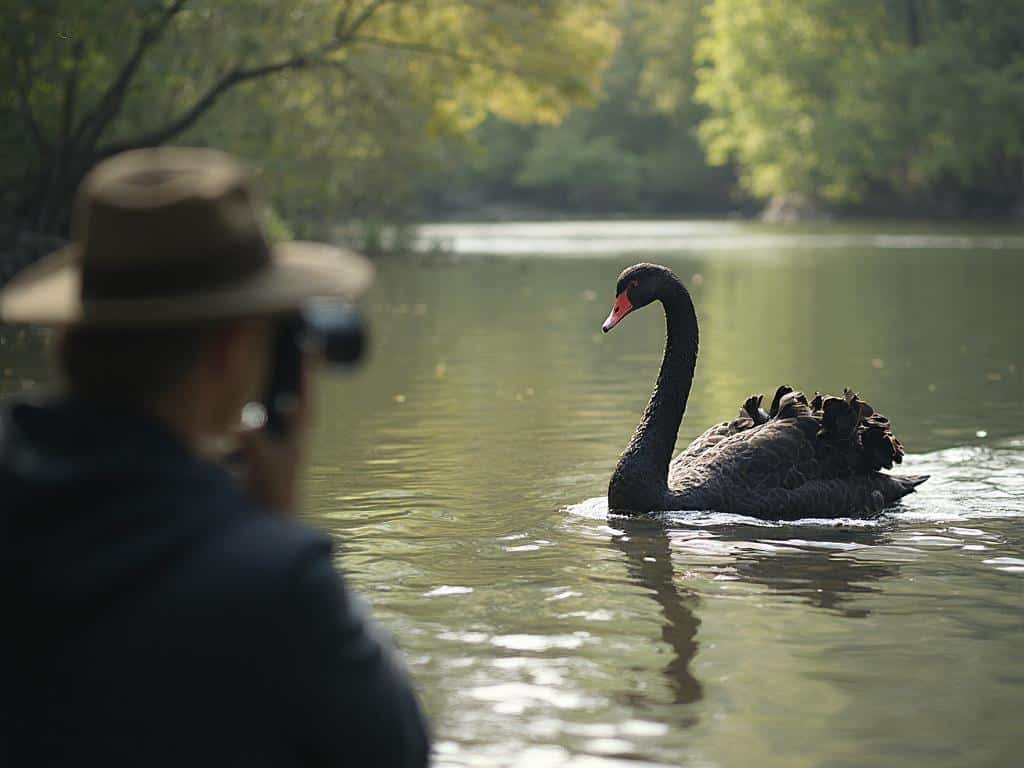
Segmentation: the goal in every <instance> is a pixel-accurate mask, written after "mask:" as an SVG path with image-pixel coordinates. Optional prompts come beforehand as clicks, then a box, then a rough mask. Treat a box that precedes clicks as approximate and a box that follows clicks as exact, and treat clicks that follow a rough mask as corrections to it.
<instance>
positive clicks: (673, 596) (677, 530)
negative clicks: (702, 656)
mask: <svg viewBox="0 0 1024 768" xmlns="http://www.w3.org/2000/svg"><path fill="white" fill-rule="evenodd" d="M611 524H612V526H613V527H614V528H615V529H617V531H619V532H618V533H616V534H614V535H613V536H612V537H611V542H612V544H613V545H614V546H615V548H616V549H618V550H619V551H620V552H622V553H623V554H624V555H625V556H626V570H627V573H628V575H629V577H630V578H631V579H632V580H633V581H634V582H635V583H636V584H638V585H640V586H641V587H643V588H644V589H645V590H646V591H647V593H648V594H649V596H650V597H651V598H652V599H653V600H654V601H655V602H657V603H658V605H659V606H660V608H661V612H662V616H663V619H664V621H663V624H662V629H661V639H662V640H663V641H664V642H665V643H666V645H668V647H669V648H670V649H671V651H672V658H671V659H670V660H669V662H668V663H667V664H666V665H665V668H664V670H663V672H664V675H665V677H666V679H667V680H668V683H669V686H670V688H671V690H672V694H673V702H674V703H676V704H690V703H693V702H696V701H699V700H700V699H701V698H702V696H703V688H702V685H701V683H700V681H699V680H698V679H697V678H696V677H695V676H694V674H693V673H692V671H691V669H690V667H691V664H692V662H693V659H694V657H695V656H696V655H697V651H698V648H699V643H698V641H697V630H698V628H699V627H700V618H699V616H698V614H697V609H698V605H699V597H698V596H697V594H695V593H694V592H691V591H688V590H684V589H682V588H680V587H679V586H678V580H677V579H676V578H675V575H676V571H677V569H685V568H686V562H685V558H686V554H685V544H684V546H683V547H681V549H683V550H684V551H682V552H680V551H678V549H680V547H677V546H674V545H673V540H674V539H675V538H676V537H678V536H684V537H685V536H689V535H693V534H698V533H699V534H700V535H702V536H707V535H708V534H710V535H712V536H714V537H716V538H718V539H719V540H721V541H725V542H732V543H737V544H741V545H742V544H743V543H749V544H751V545H752V546H751V549H749V550H745V549H743V548H742V546H741V547H740V548H739V550H738V551H737V552H735V553H734V555H733V558H732V560H731V561H730V563H729V565H730V572H731V574H732V575H733V576H734V577H735V578H736V579H738V580H739V581H741V582H746V583H752V584H759V585H762V586H765V587H768V588H769V589H771V590H772V591H773V592H775V593H776V594H778V595H785V596H793V597H797V598H799V599H800V600H802V601H804V602H805V603H806V604H808V605H810V606H812V607H814V608H819V609H822V610H826V611H830V612H835V613H837V614H839V615H840V616H842V617H844V618H853V619H856V618H864V617H866V616H868V615H870V610H868V609H866V608H863V607H860V606H853V605H849V602H850V601H851V600H853V599H854V598H856V597H857V596H860V595H864V594H872V593H877V592H880V591H881V587H880V586H879V584H878V582H881V581H883V580H885V579H890V578H896V577H898V576H899V573H900V566H899V565H898V564H894V563H880V562H874V563H873V562H870V561H865V560H864V559H857V558H852V557H842V556H840V557H836V556H835V555H836V554H837V553H840V554H841V553H842V552H844V551H849V550H850V549H851V548H858V549H859V548H870V547H873V546H877V545H880V544H884V543H885V542H886V540H887V538H888V536H889V533H890V529H891V525H884V524H879V525H878V526H876V527H858V528H831V527H823V528H815V527H810V526H783V527H776V528H768V527H760V526H744V525H735V526H722V527H715V528H713V529H710V530H708V529H706V528H701V529H695V528H693V527H687V526H681V525H679V524H678V523H672V522H671V521H666V520H664V519H657V518H650V517H641V518H623V517H616V518H614V519H613V520H612V521H611ZM764 544H772V545H773V546H775V547H777V548H776V549H774V550H772V551H764V550H763V549H759V548H757V547H755V546H753V545H764ZM674 550H677V551H674ZM631 698H635V699H637V701H636V702H634V703H643V699H644V697H643V696H641V695H639V694H636V695H634V696H632V697H631Z"/></svg>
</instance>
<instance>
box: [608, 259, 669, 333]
mask: <svg viewBox="0 0 1024 768" xmlns="http://www.w3.org/2000/svg"><path fill="white" fill-rule="evenodd" d="M678 285H680V282H679V278H678V277H676V276H675V275H674V274H673V272H672V270H671V269H669V268H668V267H662V266H660V265H658V264H634V265H633V266H632V267H629V268H628V269H625V270H623V272H622V274H621V275H619V281H618V283H616V285H615V303H614V304H613V305H612V311H611V314H609V315H608V319H607V320H605V321H604V325H602V326H601V330H602V331H604V332H605V333H608V331H610V330H611V329H612V328H614V327H615V326H616V325H618V324H619V321H620V320H622V318H624V317H625V316H626V315H628V314H629V313H630V312H632V311H633V310H634V309H640V308H641V307H646V306H647V305H648V304H650V303H651V302H652V301H655V300H656V299H660V298H661V297H662V296H664V295H665V290H666V288H667V287H669V286H678Z"/></svg>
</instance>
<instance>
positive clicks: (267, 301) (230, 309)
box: [0, 242, 373, 326]
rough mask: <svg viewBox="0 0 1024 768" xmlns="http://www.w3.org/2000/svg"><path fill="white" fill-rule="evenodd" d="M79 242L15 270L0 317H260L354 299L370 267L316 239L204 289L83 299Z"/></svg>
mask: <svg viewBox="0 0 1024 768" xmlns="http://www.w3.org/2000/svg"><path fill="white" fill-rule="evenodd" d="M80 255H81V254H80V248H79V246H78V245H77V244H74V243H72V244H71V245H67V246H65V247H64V248H61V249H60V250H58V251H56V252H54V253H52V254H50V255H49V256H46V257H45V258H43V259H42V260H40V261H39V262H37V263H36V264H34V265H32V266H31V267H29V268H28V269H26V270H24V271H23V272H22V273H21V274H19V275H17V276H16V277H15V278H14V280H12V281H11V282H10V283H8V284H7V286H6V287H5V288H4V290H3V291H2V292H0V320H2V321H4V322H11V323H30V324H36V325H55V326H64V325H104V326H119V325H120V326H138V325H161V324H175V323H187V322H192V321H203V320H217V319H229V318H233V317H247V316H252V315H265V314H274V313H276V312H282V311H285V310H288V309H294V308H296V307H298V306H300V305H301V304H303V303H304V302H305V301H308V300H309V299H314V298H328V297H337V298H343V299H347V300H354V299H356V298H358V297H359V296H361V295H362V294H363V293H364V292H365V291H366V289H367V288H368V287H369V285H370V283H371V282H372V280H373V265H372V264H371V263H370V262H369V261H368V260H367V259H366V258H365V257H363V256H361V255H359V254H358V253H355V252H354V251H349V250H345V249H342V248H335V247H332V246H329V245H323V244H321V243H309V242H290V243H279V244H277V245H275V246H274V247H273V248H272V256H271V259H270V262H269V263H268V265H267V266H266V267H264V268H262V269H261V270H259V271H258V272H256V273H254V274H253V275H250V276H249V277H247V278H244V279H243V280H240V281H238V282H236V283H233V284H231V285H230V286H227V287H222V288H219V289H217V290H213V291H207V292H205V293H190V294H186V295H180V296H160V297H157V298H146V299H103V300H90V301H83V299H82V293H81V285H82V269H81V258H80Z"/></svg>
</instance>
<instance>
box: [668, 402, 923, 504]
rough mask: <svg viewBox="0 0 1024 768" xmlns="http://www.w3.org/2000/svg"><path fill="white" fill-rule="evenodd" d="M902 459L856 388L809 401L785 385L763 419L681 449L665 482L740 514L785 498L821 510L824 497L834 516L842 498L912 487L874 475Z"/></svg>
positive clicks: (864, 500) (894, 494)
mask: <svg viewBox="0 0 1024 768" xmlns="http://www.w3.org/2000/svg"><path fill="white" fill-rule="evenodd" d="M750 421H751V422H753V419H750ZM709 432H710V430H709ZM707 435H708V433H705V435H704V436H702V437H701V438H699V439H700V440H703V439H704V437H706V436H707ZM695 442H696V441H695ZM902 457H903V446H902V445H900V443H899V441H898V440H897V439H896V438H895V436H893V434H892V431H891V429H890V428H889V422H888V420H887V419H885V417H883V416H881V415H880V414H877V413H876V412H875V411H874V409H872V408H871V406H870V405H868V404H867V403H864V402H863V401H861V400H860V399H859V398H858V397H857V395H856V394H854V393H852V392H850V391H849V390H847V391H846V393H845V394H844V396H843V397H842V398H830V397H826V396H823V395H818V396H816V397H815V399H814V400H813V401H812V402H810V403H809V402H808V401H807V398H805V397H804V396H803V394H801V393H799V392H793V391H792V390H790V389H789V388H788V387H787V388H780V390H779V392H777V393H776V397H775V399H774V400H773V403H772V416H771V418H769V419H768V421H767V422H765V423H763V424H758V425H752V426H750V427H749V428H747V429H743V430H738V431H734V432H732V433H731V434H728V435H720V436H718V439H717V440H714V441H712V440H707V441H705V443H704V445H703V446H702V450H699V451H692V452H691V451H690V449H687V451H685V452H684V453H682V454H680V455H679V456H677V457H676V458H675V460H673V462H672V465H671V467H670V469H669V487H670V488H672V489H674V490H679V491H688V490H691V489H695V488H699V489H700V492H701V493H702V494H705V495H707V496H708V497H709V498H710V499H711V500H713V501H714V502H715V506H716V508H721V509H731V510H734V511H738V512H739V511H742V512H745V513H748V514H760V513H762V512H763V511H764V510H762V509H761V507H762V506H764V509H765V510H777V509H780V508H782V507H783V506H785V504H784V503H783V502H784V499H786V498H788V499H790V500H791V503H792V506H793V507H794V509H798V510H801V513H804V512H806V511H808V510H812V509H818V508H822V509H823V507H822V503H823V502H822V500H829V499H831V501H830V502H829V503H830V504H831V505H832V506H831V509H832V510H833V512H832V513H833V514H834V510H835V509H836V508H840V509H842V508H845V507H846V505H847V501H849V504H850V508H851V509H852V508H861V509H864V508H867V509H872V508H874V507H875V506H877V502H879V501H880V502H881V503H889V502H891V501H893V500H894V499H896V498H899V497H900V496H903V495H905V494H906V493H908V492H909V490H912V489H913V484H911V485H909V487H905V483H904V482H903V479H901V478H893V477H891V476H886V475H879V474H878V470H879V469H881V468H882V467H891V466H892V465H893V463H899V462H900V461H902ZM913 480H914V479H913V478H911V479H910V481H913ZM875 492H878V493H880V494H881V497H880V499H878V498H875V497H874V496H873V494H874V493H875ZM765 505H767V506H765Z"/></svg>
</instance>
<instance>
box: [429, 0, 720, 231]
mask: <svg viewBox="0 0 1024 768" xmlns="http://www.w3.org/2000/svg"><path fill="white" fill-rule="evenodd" d="M691 5H692V6H693V8H696V9H697V10H698V11H699V7H700V6H701V5H702V3H699V2H698V3H692V2H691V3H689V4H687V3H678V2H673V3H666V2H655V1H654V0H633V2H630V3H626V4H624V7H623V10H622V12H621V14H620V16H619V17H618V18H617V24H618V27H619V30H620V44H619V47H618V49H617V50H616V53H615V56H614V58H613V59H612V61H611V63H610V65H609V67H608V69H607V70H606V71H605V76H604V79H603V82H602V96H601V99H600V101H599V102H598V103H597V104H595V105H586V106H580V107H577V108H576V109H575V110H574V111H573V112H572V113H571V114H570V115H569V116H568V117H567V118H566V119H565V120H564V121H562V122H561V123H559V124H556V125H551V126H540V127H536V128H532V129H519V128H516V127H515V126H513V125H510V124H509V123H507V122H501V121H497V120H490V121H488V122H486V123H484V124H483V125H481V127H480V128H479V129H478V130H477V131H475V132H474V133H473V134H472V136H471V141H470V143H469V146H468V147H467V146H459V147H458V148H456V149H453V150H449V152H448V154H449V155H450V156H454V157H456V158H458V159H456V160H455V161H454V163H453V165H454V177H455V180H456V181H455V183H454V184H453V183H452V175H451V174H449V175H446V176H445V177H444V178H443V179H441V180H439V181H438V183H436V184H430V183H428V184H427V185H426V186H425V189H424V191H423V197H424V198H426V199H427V200H428V201H431V202H434V203H436V202H437V201H438V200H439V199H440V200H442V201H444V200H445V198H446V196H447V197H448V198H452V199H451V203H452V205H453V207H455V208H456V209H459V208H464V207H466V206H467V205H468V206H469V207H473V206H474V204H475V205H478V206H479V205H480V204H481V203H486V201H488V200H493V199H496V200H500V201H504V202H513V203H517V202H518V203H523V204H526V205H527V206H528V207H529V208H534V209H536V208H542V209H543V210H544V211H552V212H578V213H599V212H640V213H661V212H665V213H680V212H694V211H709V210H714V211H722V210H728V209H731V208H733V207H734V205H735V201H734V200H733V199H732V198H733V195H732V190H733V187H734V179H733V178H732V174H731V172H730V171H729V170H728V169H726V170H722V169H716V168H709V167H708V164H707V163H706V162H705V160H704V153H703V149H702V148H701V147H700V145H699V144H698V142H697V141H696V137H695V130H696V125H697V122H698V120H699V119H700V117H701V116H702V115H703V110H702V109H700V108H699V107H695V106H693V105H692V102H691V101H689V96H688V95H686V94H679V95H680V100H679V107H678V108H676V102H675V101H670V100H669V98H668V97H669V93H670V92H672V93H678V92H677V90H676V89H677V88H678V86H679V84H680V83H681V82H682V81H683V80H685V79H687V78H690V79H692V77H691V76H690V75H689V73H690V71H691V70H692V66H691V65H690V64H689V63H688V61H684V60H682V59H680V58H679V57H678V56H675V53H676V51H677V49H678V48H679V45H678V42H679V39H680V38H687V35H686V34H680V30H677V29H674V28H672V29H671V30H670V31H669V32H667V31H666V26H665V22H666V20H668V19H672V20H675V19H676V17H675V16H673V15H672V13H673V12H674V11H677V10H678V9H679V8H680V7H681V6H686V7H689V6H691ZM693 8H691V10H693ZM663 12H664V13H663ZM694 12H697V11H694ZM666 13H667V14H668V17H666V15H665V14H666ZM683 32H684V33H685V32H686V30H683ZM689 34H690V36H691V37H692V38H693V39H689V38H687V39H689V42H686V40H685V39H684V40H683V43H684V47H685V45H689V46H690V48H691V49H692V46H693V44H694V40H695V37H696V31H695V30H694V31H691V32H690V33H689ZM673 40H674V41H675V42H673ZM663 48H664V49H668V52H670V53H672V54H673V56H672V57H669V58H670V60H671V65H672V66H678V67H679V70H678V71H677V70H673V71H672V73H671V77H670V76H669V70H668V67H669V66H670V64H669V60H668V59H666V57H665V56H663V54H664V53H665V52H666V51H665V50H663ZM654 62H659V63H661V64H663V65H664V66H665V69H662V70H659V71H658V76H657V77H655V75H654V70H653V69H652V65H653V63H654ZM667 106H671V109H670V110H669V112H670V113H666V107H667ZM440 209H441V211H442V212H443V209H444V206H443V205H442V206H440Z"/></svg>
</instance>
